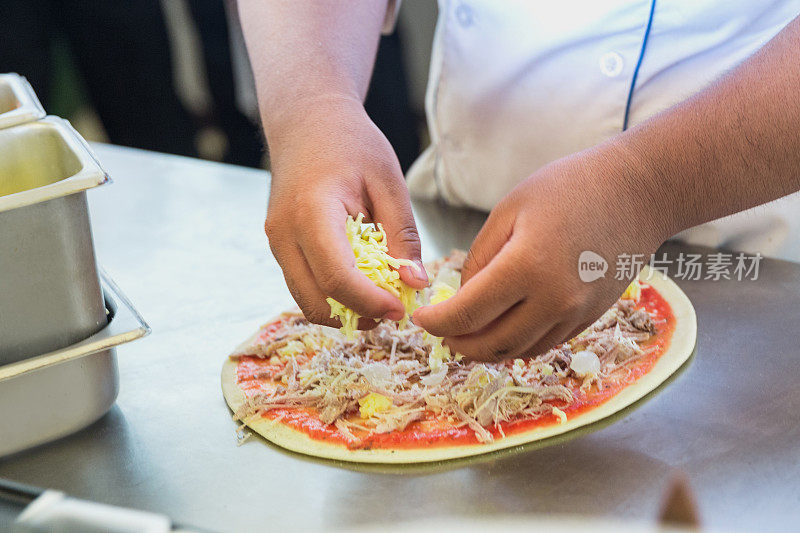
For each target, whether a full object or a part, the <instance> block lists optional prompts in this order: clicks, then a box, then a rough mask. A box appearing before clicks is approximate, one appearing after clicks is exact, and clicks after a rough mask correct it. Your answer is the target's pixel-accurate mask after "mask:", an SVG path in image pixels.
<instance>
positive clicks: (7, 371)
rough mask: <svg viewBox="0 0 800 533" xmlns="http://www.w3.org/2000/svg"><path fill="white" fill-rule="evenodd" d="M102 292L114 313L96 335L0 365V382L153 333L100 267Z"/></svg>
mask: <svg viewBox="0 0 800 533" xmlns="http://www.w3.org/2000/svg"><path fill="white" fill-rule="evenodd" d="M100 279H101V284H102V287H103V294H104V295H105V297H106V298H107V299H108V300H109V301H110V303H111V307H115V309H112V310H111V311H112V312H113V316H112V317H111V320H110V321H109V323H108V324H107V325H106V327H104V328H103V329H101V330H100V331H98V332H97V333H95V334H94V335H92V336H90V337H88V338H86V339H84V340H82V341H80V342H78V343H76V344H73V345H72V346H68V347H66V348H62V349H60V350H55V351H52V352H49V353H46V354H42V355H39V356H35V357H31V358H28V359H24V360H22V361H18V362H16V363H11V364H7V365H4V366H0V382H2V381H4V380H6V379H10V378H13V377H15V376H19V375H21V374H24V373H26V372H32V371H34V370H38V369H40V368H44V367H48V366H52V365H56V364H59V363H63V362H65V361H71V360H73V359H78V358H80V357H86V356H87V355H92V354H94V353H97V352H100V351H102V350H107V349H109V348H113V347H115V346H119V345H121V344H125V343H128V342H131V341H134V340H136V339H139V338H142V337H144V336H146V335H148V334H149V333H150V331H151V330H150V326H149V325H148V324H147V322H145V321H144V318H142V315H140V314H139V312H138V311H137V310H136V309H135V308H134V307H133V304H132V303H131V302H130V300H129V299H128V297H127V296H125V294H124V293H123V292H122V291H121V290H120V288H119V287H118V286H117V284H116V283H114V281H113V280H112V279H111V278H110V277H109V276H108V274H107V273H106V272H105V271H104V270H102V269H101V270H100Z"/></svg>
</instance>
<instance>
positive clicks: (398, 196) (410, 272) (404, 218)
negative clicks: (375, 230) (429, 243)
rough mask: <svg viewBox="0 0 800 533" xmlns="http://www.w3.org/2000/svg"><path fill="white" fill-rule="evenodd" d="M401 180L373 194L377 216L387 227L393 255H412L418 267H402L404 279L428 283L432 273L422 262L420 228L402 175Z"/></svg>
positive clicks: (413, 283)
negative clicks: (428, 271) (426, 270)
mask: <svg viewBox="0 0 800 533" xmlns="http://www.w3.org/2000/svg"><path fill="white" fill-rule="evenodd" d="M397 181H399V183H396V184H394V185H393V186H390V187H389V188H387V189H384V190H380V191H376V194H374V195H373V198H371V200H372V206H373V215H374V216H373V219H374V220H375V222H380V223H381V224H382V225H383V229H384V230H385V231H386V238H387V240H388V245H389V255H391V256H392V257H396V258H398V259H410V260H412V261H414V263H416V264H417V268H416V269H414V268H410V267H405V266H404V267H400V269H399V270H398V271H399V272H400V279H401V280H403V281H404V282H405V283H406V284H408V285H409V286H411V287H414V288H415V289H422V288H424V287H426V286H427V285H428V274H427V273H426V272H425V267H424V266H423V265H422V252H421V247H420V242H419V232H418V231H417V224H416V222H415V221H414V213H413V212H412V211H411V200H410V198H409V196H408V189H407V188H406V186H405V182H404V181H403V179H402V177H398V178H397Z"/></svg>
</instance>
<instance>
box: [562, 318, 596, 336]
mask: <svg viewBox="0 0 800 533" xmlns="http://www.w3.org/2000/svg"><path fill="white" fill-rule="evenodd" d="M593 323H594V322H582V323H581V324H580V325H579V326H577V327H575V328H572V330H570V332H569V333H567V335H566V337H565V338H564V340H571V339H574V338H575V337H577V336H578V335H580V334H581V333H583V332H584V331H586V328H588V327H589V326H591V325H592V324H593Z"/></svg>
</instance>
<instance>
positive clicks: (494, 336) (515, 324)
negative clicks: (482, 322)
mask: <svg viewBox="0 0 800 533" xmlns="http://www.w3.org/2000/svg"><path fill="white" fill-rule="evenodd" d="M534 308H535V306H534V305H533V304H531V303H530V302H528V301H525V302H522V303H519V304H517V305H516V306H514V307H513V308H512V309H510V310H509V311H508V312H507V313H505V314H503V315H502V316H501V317H500V318H498V319H497V320H495V321H493V322H492V323H491V324H489V325H488V326H486V327H485V328H483V329H482V330H480V331H478V332H475V333H471V334H469V335H460V336H457V337H447V338H446V339H445V343H446V344H447V346H449V347H450V349H451V350H453V351H455V352H456V353H460V354H462V355H463V356H464V357H466V358H467V359H469V360H476V361H492V362H498V361H503V360H505V359H511V358H514V357H517V356H519V355H520V354H522V353H523V352H525V350H526V349H527V348H528V347H530V346H532V345H533V344H534V343H536V342H537V341H538V340H539V339H540V338H542V337H543V336H545V335H547V334H548V333H549V331H550V328H551V327H552V325H553V324H551V323H550V322H547V321H545V320H537V319H536V318H535V316H534V315H533V311H534Z"/></svg>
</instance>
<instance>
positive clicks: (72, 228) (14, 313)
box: [0, 117, 109, 365]
mask: <svg viewBox="0 0 800 533" xmlns="http://www.w3.org/2000/svg"><path fill="white" fill-rule="evenodd" d="M107 181H109V179H108V176H107V175H106V173H105V172H104V171H103V169H102V168H101V167H100V165H99V163H98V162H97V160H96V158H95V157H94V155H93V154H92V152H91V150H90V149H89V147H88V146H87V145H86V143H85V141H83V139H82V138H81V137H80V136H79V135H78V134H77V132H75V130H73V129H72V127H71V126H70V125H69V123H68V122H66V121H65V120H62V119H59V118H55V117H48V118H46V119H43V120H39V121H36V122H30V123H27V124H23V125H19V126H14V127H12V128H6V129H0V365H2V364H6V363H12V362H15V361H19V360H22V359H25V358H26V357H31V356H33V355H36V354H39V353H44V352H49V351H52V350H55V349H57V348H61V347H64V346H69V345H71V344H73V343H75V342H77V341H79V340H81V339H84V338H86V337H88V336H89V335H91V334H93V333H95V332H96V331H98V330H99V329H100V328H102V327H103V326H104V325H105V323H106V316H105V308H104V305H103V297H102V293H101V291H100V281H99V279H98V275H97V265H96V260H95V254H94V246H93V243H92V232H91V226H90V223H89V212H88V208H87V205H86V193H85V191H86V189H89V188H91V187H96V186H98V185H101V184H103V183H106V182H107Z"/></svg>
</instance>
